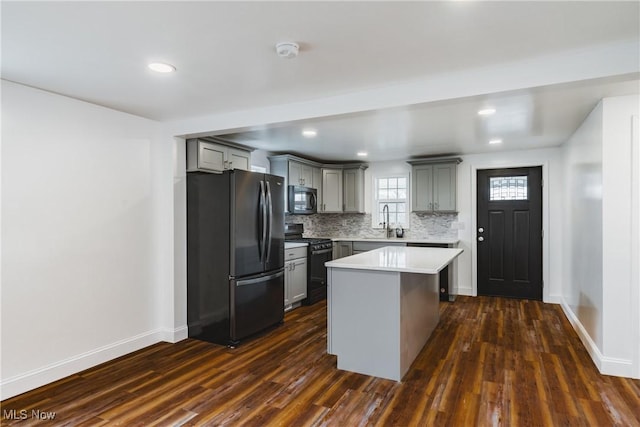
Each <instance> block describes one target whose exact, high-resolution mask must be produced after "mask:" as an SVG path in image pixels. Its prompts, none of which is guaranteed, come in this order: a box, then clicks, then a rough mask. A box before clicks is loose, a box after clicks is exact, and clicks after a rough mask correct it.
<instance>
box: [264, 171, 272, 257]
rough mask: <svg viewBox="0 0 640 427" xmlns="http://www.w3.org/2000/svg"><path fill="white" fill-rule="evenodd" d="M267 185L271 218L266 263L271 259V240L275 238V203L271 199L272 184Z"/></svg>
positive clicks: (268, 213)
mask: <svg viewBox="0 0 640 427" xmlns="http://www.w3.org/2000/svg"><path fill="white" fill-rule="evenodd" d="M266 183H267V208H268V212H267V215H268V218H269V237H268V241H267V256H266V257H265V262H268V261H269V258H271V239H272V238H273V201H272V199H271V184H270V183H269V181H266Z"/></svg>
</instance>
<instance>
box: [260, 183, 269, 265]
mask: <svg viewBox="0 0 640 427" xmlns="http://www.w3.org/2000/svg"><path fill="white" fill-rule="evenodd" d="M260 210H261V214H262V223H261V225H262V230H260V234H261V236H260V237H261V238H262V239H261V241H260V262H261V263H264V261H265V249H266V248H265V244H266V242H267V218H266V216H267V206H266V200H265V193H264V181H260Z"/></svg>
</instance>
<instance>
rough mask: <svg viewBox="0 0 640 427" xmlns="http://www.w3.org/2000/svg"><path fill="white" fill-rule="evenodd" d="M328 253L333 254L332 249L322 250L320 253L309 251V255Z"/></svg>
mask: <svg viewBox="0 0 640 427" xmlns="http://www.w3.org/2000/svg"><path fill="white" fill-rule="evenodd" d="M329 252H333V249H322V250H320V251H311V255H322V254H326V253H329Z"/></svg>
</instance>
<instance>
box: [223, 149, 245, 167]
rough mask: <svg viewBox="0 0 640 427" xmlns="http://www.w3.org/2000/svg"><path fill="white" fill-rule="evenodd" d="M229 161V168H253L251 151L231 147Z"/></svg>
mask: <svg viewBox="0 0 640 427" xmlns="http://www.w3.org/2000/svg"><path fill="white" fill-rule="evenodd" d="M227 161H228V162H229V163H228V164H227V168H228V169H242V170H245V171H248V170H250V169H251V153H249V152H248V151H244V150H237V149H235V148H229V151H228V156H227Z"/></svg>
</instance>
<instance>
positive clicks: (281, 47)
mask: <svg viewBox="0 0 640 427" xmlns="http://www.w3.org/2000/svg"><path fill="white" fill-rule="evenodd" d="M298 49H299V46H298V44H297V43H293V42H283V43H278V44H277V45H276V52H277V53H278V56H279V57H280V58H287V59H291V58H295V57H296V56H298Z"/></svg>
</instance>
